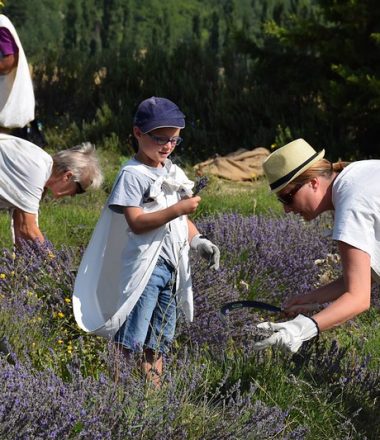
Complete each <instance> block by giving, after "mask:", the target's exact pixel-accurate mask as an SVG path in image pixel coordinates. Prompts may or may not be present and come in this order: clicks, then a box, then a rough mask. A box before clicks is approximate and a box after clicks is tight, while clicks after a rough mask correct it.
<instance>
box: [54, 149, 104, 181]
mask: <svg viewBox="0 0 380 440" xmlns="http://www.w3.org/2000/svg"><path fill="white" fill-rule="evenodd" d="M66 171H71V172H72V173H73V176H74V180H75V181H76V182H79V183H87V182H91V183H90V184H89V185H87V187H86V189H90V188H91V189H97V188H99V187H100V186H101V184H102V183H103V174H102V171H101V169H100V165H99V160H98V157H97V154H96V151H95V145H93V144H91V143H90V142H82V143H81V144H79V145H76V146H75V147H72V148H69V149H67V150H63V151H59V152H58V153H56V154H54V155H53V172H56V173H58V174H60V173H65V172H66Z"/></svg>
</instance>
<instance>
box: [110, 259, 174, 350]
mask: <svg viewBox="0 0 380 440" xmlns="http://www.w3.org/2000/svg"><path fill="white" fill-rule="evenodd" d="M176 319H177V304H176V297H175V270H174V268H173V267H172V266H171V265H170V264H168V263H167V262H166V261H165V260H164V259H163V258H161V257H159V258H158V260H157V264H156V267H155V268H154V270H153V272H152V275H151V277H150V279H149V281H148V284H147V285H146V287H145V289H144V291H143V293H142V295H141V296H140V298H139V300H138V301H137V303H136V305H135V306H134V308H133V309H132V311H131V313H130V315H129V316H128V318H127V319H126V321H125V322H124V324H123V325H122V326H121V327H120V329H119V330H118V332H117V333H116V335H115V338H114V341H115V342H116V343H118V344H121V345H123V346H124V347H125V348H127V349H129V350H131V351H136V352H138V351H142V350H143V349H147V348H149V349H152V350H154V351H159V352H161V353H167V352H168V350H169V348H170V345H171V342H172V340H173V338H174V332H175V327H176Z"/></svg>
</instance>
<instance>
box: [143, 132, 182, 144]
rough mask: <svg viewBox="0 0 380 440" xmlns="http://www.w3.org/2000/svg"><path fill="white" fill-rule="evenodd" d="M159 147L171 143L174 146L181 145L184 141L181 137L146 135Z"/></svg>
mask: <svg viewBox="0 0 380 440" xmlns="http://www.w3.org/2000/svg"><path fill="white" fill-rule="evenodd" d="M146 134H147V135H148V136H149V137H150V138H151V139H152V140H153V141H154V142H155V143H156V144H157V145H166V144H167V143H168V142H170V143H171V144H172V145H174V146H177V145H179V144H180V143H181V142H182V141H183V139H182V138H181V137H180V136H173V137H171V138H170V137H166V136H156V135H155V134H150V133H146Z"/></svg>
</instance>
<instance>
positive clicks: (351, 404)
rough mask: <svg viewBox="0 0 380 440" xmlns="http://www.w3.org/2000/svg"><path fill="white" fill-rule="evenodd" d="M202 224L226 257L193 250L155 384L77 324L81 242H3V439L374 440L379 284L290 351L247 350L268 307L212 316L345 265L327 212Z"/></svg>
mask: <svg viewBox="0 0 380 440" xmlns="http://www.w3.org/2000/svg"><path fill="white" fill-rule="evenodd" d="M197 225H198V228H199V229H200V230H201V231H202V232H203V233H204V234H206V235H207V236H209V237H210V239H212V240H213V241H214V242H215V243H218V245H219V246H220V249H221V253H222V265H221V269H220V270H219V271H218V272H210V271H208V270H207V267H206V264H205V263H204V262H202V261H199V260H198V259H196V258H195V256H192V259H193V261H192V271H193V282H194V293H195V310H196V316H195V320H194V323H193V324H192V325H190V326H189V325H187V324H186V323H185V322H184V321H183V320H182V319H181V320H180V321H179V323H178V332H177V338H176V340H175V343H174V346H173V349H172V352H171V353H170V355H169V356H168V358H167V359H166V360H165V377H164V380H163V386H162V387H161V389H159V390H157V389H155V388H154V387H153V386H152V385H151V384H147V383H145V381H144V379H143V378H142V377H141V376H140V374H139V372H138V368H137V365H132V366H130V367H129V368H128V369H126V368H125V367H124V365H123V363H122V362H121V360H120V359H118V358H117V356H116V355H115V353H114V352H113V350H112V346H111V345H110V344H108V343H107V341H105V340H103V339H100V338H97V337H93V336H88V335H85V334H83V333H81V332H80V331H79V329H78V328H77V326H76V324H75V321H74V319H73V316H72V310H71V294H72V289H73V282H74V277H75V269H76V266H77V264H78V250H77V248H76V249H75V250H74V249H73V248H71V247H68V248H64V247H63V248H60V249H56V248H54V247H53V246H52V245H51V244H47V245H46V246H45V248H44V249H39V248H37V247H35V246H32V245H28V246H26V247H25V248H24V250H23V251H22V252H21V251H18V252H17V253H16V254H15V253H13V252H12V251H9V250H7V249H3V250H2V252H1V261H0V336H1V337H2V342H1V350H2V352H3V354H2V355H1V356H0V377H1V395H0V438H1V439H89V440H90V439H91V440H93V439H210V440H211V439H215V440H219V439H365V438H366V439H378V438H380V402H379V396H380V358H379V353H380V319H379V318H380V313H379V308H378V298H379V291H378V290H375V291H374V295H373V296H374V305H373V308H372V309H371V310H370V311H369V312H368V313H366V314H365V315H362V316H361V317H360V318H359V319H357V320H356V321H353V322H349V323H347V324H346V325H345V326H343V327H341V328H340V329H339V330H336V331H331V332H327V333H324V334H323V335H321V336H320V338H319V340H318V341H311V342H310V343H309V344H308V345H306V346H304V347H303V348H302V350H301V351H300V352H299V353H297V354H296V355H290V354H286V353H282V352H279V351H275V350H273V351H272V350H268V351H266V352H260V353H255V352H254V351H253V350H252V348H251V344H252V342H253V341H254V338H255V337H256V336H255V324H257V322H258V321H259V320H260V319H265V318H269V319H274V317H273V316H270V315H267V316H263V315H262V314H261V315H258V314H257V313H254V312H252V311H247V310H244V311H239V312H233V313H231V314H230V316H229V317H228V319H227V321H224V320H222V319H221V317H220V314H219V309H220V307H221V305H222V304H223V303H225V302H228V301H232V300H235V299H256V300H264V301H267V302H271V303H273V304H276V305H280V304H281V302H282V300H283V299H284V298H285V297H286V296H287V295H290V294H295V293H298V292H301V291H304V290H307V289H309V288H311V287H313V286H315V285H317V284H318V283H320V282H325V281H326V279H328V278H331V277H334V276H335V275H336V274H337V273H339V261H337V259H336V258H334V257H333V256H334V253H335V248H334V244H333V242H332V241H331V239H330V238H329V237H328V236H327V234H326V221H321V222H319V223H317V222H313V223H310V224H307V225H305V224H304V223H302V222H301V221H300V220H298V219H296V218H295V217H291V216H288V217H286V218H285V217H280V216H274V215H273V216H269V215H251V216H242V215H240V214H232V213H230V214H220V215H217V216H212V217H204V218H201V219H198V221H197ZM82 251H83V249H82ZM376 298H377V303H376ZM137 362H138V360H136V363H137ZM116 370H117V371H118V372H119V375H120V380H119V381H118V382H117V383H115V381H114V379H113V378H114V373H115V371H116Z"/></svg>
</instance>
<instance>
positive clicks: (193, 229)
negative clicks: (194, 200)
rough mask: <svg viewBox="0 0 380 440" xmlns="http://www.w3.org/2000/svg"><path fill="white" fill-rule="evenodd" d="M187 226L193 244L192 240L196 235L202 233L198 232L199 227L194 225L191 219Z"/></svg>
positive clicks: (188, 220)
mask: <svg viewBox="0 0 380 440" xmlns="http://www.w3.org/2000/svg"><path fill="white" fill-rule="evenodd" d="M187 224H188V228H189V243H191V240H192V239H193V238H194V237H195V236H196V235H199V234H200V232H199V231H198V229H197V227H196V226H195V225H194V223H193V222H192V221H191V220H190V219H187Z"/></svg>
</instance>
